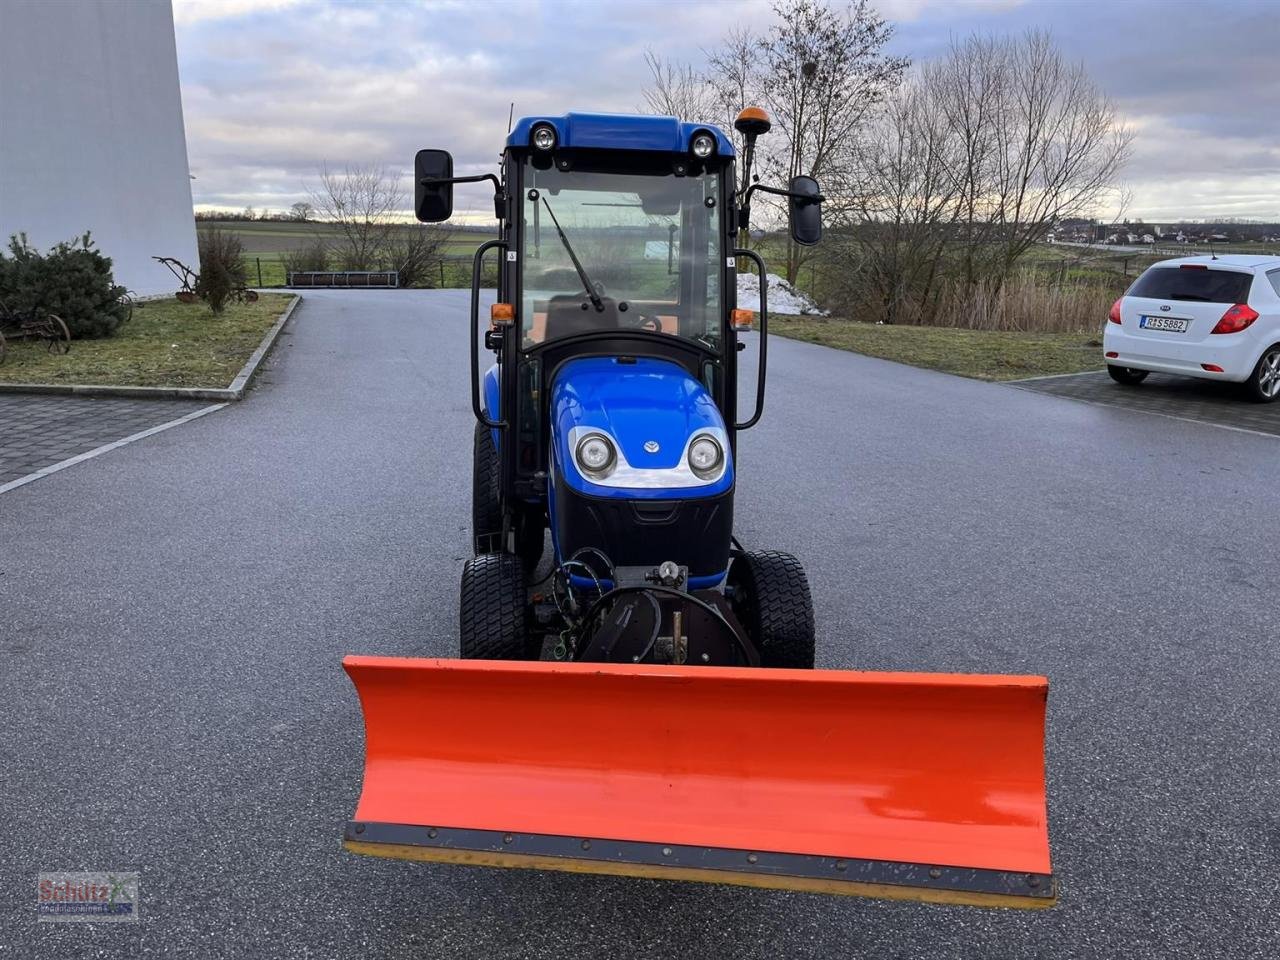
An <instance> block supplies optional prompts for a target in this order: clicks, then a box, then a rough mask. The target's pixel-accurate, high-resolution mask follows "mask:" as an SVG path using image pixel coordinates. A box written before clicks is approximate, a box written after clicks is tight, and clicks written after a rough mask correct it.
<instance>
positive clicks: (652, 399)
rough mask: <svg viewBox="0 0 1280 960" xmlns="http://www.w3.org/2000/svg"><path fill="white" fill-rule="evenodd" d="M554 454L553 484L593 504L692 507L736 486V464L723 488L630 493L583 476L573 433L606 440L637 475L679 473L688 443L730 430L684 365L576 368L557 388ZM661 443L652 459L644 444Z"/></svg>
mask: <svg viewBox="0 0 1280 960" xmlns="http://www.w3.org/2000/svg"><path fill="white" fill-rule="evenodd" d="M550 409H551V448H552V458H553V461H554V467H555V476H556V477H557V478H563V479H564V480H565V481H566V482H567V483H568V484H569V485H570V487H572V488H573V489H574V490H577V491H578V492H580V493H584V494H587V495H589V496H595V497H626V498H629V499H689V498H691V497H706V496H713V495H717V494H721V493H724V492H725V491H726V490H729V489H730V488H731V487H732V486H733V457H732V454H731V453H730V451H729V450H728V449H726V450H725V458H726V459H727V460H728V464H727V466H726V469H725V471H724V475H723V476H722V477H720V478H719V479H718V480H716V481H714V482H712V483H708V484H705V485H702V486H697V487H688V486H682V487H672V488H663V487H660V486H659V487H627V488H619V487H614V486H605V485H602V484H598V483H593V482H592V481H591V480H589V479H587V478H586V477H584V476H583V475H582V474H581V473H579V472H578V469H577V466H576V462H575V461H574V458H573V456H572V451H571V450H570V449H569V439H568V438H569V432H570V431H571V430H573V429H574V428H575V427H589V428H595V429H597V430H600V431H602V432H603V433H606V434H608V435H609V437H611V438H612V439H613V441H614V442H615V443H616V444H617V445H618V448H619V449H620V451H621V453H622V456H623V458H624V459H625V460H626V462H627V463H628V464H630V465H631V466H633V467H637V468H643V469H647V470H669V469H672V468H675V467H676V466H678V465H679V464H680V462H681V458H682V457H683V456H684V452H685V447H686V445H687V444H688V442H689V438H690V436H691V435H692V434H693V433H694V432H696V431H698V430H702V429H709V430H712V431H715V432H717V433H718V432H720V431H723V430H724V418H723V417H721V416H720V410H719V408H718V407H717V406H716V404H715V401H714V400H712V399H711V395H710V394H708V393H707V391H706V389H705V388H704V387H703V386H702V384H701V383H699V382H698V381H697V380H695V379H694V378H693V377H691V376H690V375H689V373H688V371H686V370H685V369H684V368H683V367H681V366H680V365H679V364H676V363H672V362H670V361H668V360H657V359H652V358H647V357H637V358H636V359H635V361H634V362H628V363H620V362H619V361H618V359H617V358H615V357H586V358H583V359H581V360H571V361H569V362H568V363H566V364H565V365H564V366H563V367H561V368H560V371H559V372H558V373H557V374H556V378H555V382H554V383H553V384H552V386H551V404H550ZM650 441H652V442H656V443H657V444H658V450H657V452H655V453H649V452H647V451H646V450H645V444H646V443H648V442H650Z"/></svg>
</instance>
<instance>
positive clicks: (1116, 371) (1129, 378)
mask: <svg viewBox="0 0 1280 960" xmlns="http://www.w3.org/2000/svg"><path fill="white" fill-rule="evenodd" d="M1149 372H1150V371H1148V370H1139V369H1137V368H1136V367H1117V366H1116V365H1115V364H1112V363H1108V364H1107V373H1109V374H1111V379H1112V380H1114V381H1115V382H1116V383H1123V384H1124V385H1125V386H1126V387H1136V386H1137V385H1138V384H1140V383H1141V382H1142V381H1143V380H1145V379H1147V374H1148V373H1149Z"/></svg>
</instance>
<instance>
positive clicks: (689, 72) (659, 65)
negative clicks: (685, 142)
mask: <svg viewBox="0 0 1280 960" xmlns="http://www.w3.org/2000/svg"><path fill="white" fill-rule="evenodd" d="M644 62H645V64H646V66H648V68H649V74H650V78H651V81H650V86H649V88H648V89H647V90H645V91H644V105H643V106H642V107H641V109H642V110H645V111H646V112H648V113H656V114H658V115H660V116H667V117H679V118H680V119H681V120H690V121H692V122H694V123H715V122H716V120H717V119H718V117H717V116H716V114H717V110H716V107H715V90H714V88H713V87H712V86H711V84H710V83H709V82H708V80H707V78H706V77H705V76H703V75H702V74H701V73H699V72H698V71H696V70H694V68H693V67H692V66H691V65H690V64H687V63H680V62H678V61H676V60H666V59H663V58H662V57H660V56H658V55H657V54H656V53H654V52H653V51H652V50H646V51H645V52H644Z"/></svg>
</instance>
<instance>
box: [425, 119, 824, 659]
mask: <svg viewBox="0 0 1280 960" xmlns="http://www.w3.org/2000/svg"><path fill="white" fill-rule="evenodd" d="M735 126H736V128H737V130H738V131H739V132H740V133H741V134H742V135H743V141H744V143H745V150H744V154H745V156H744V163H743V169H742V171H741V179H740V181H738V180H737V177H736V176H735V156H734V147H733V144H732V143H731V141H730V140H729V138H728V137H726V136H725V134H724V133H723V132H722V131H720V130H719V129H717V128H716V127H714V126H711V125H708V124H699V123H684V122H681V121H679V120H676V119H674V118H671V117H651V116H613V115H605V114H580V113H570V114H567V115H565V116H561V117H535V118H531V119H529V118H527V119H523V120H521V121H519V122H518V123H517V124H516V125H515V127H514V129H513V130H512V132H511V134H510V136H509V137H508V138H507V144H506V150H505V152H504V154H503V158H502V169H501V175H500V176H498V175H494V174H485V175H481V176H454V172H453V160H452V158H451V157H450V155H449V154H448V153H447V152H445V151H442V150H422V151H420V152H419V153H418V156H417V159H416V164H415V167H416V170H415V173H416V177H415V180H416V196H415V201H416V210H417V216H418V218H419V219H420V220H423V221H428V222H438V221H442V220H446V219H448V218H449V217H450V216H451V215H452V210H453V185H454V184H455V183H463V182H477V181H483V180H491V181H492V182H493V184H494V188H495V196H494V209H495V213H496V215H497V219H498V222H499V224H500V237H499V238H498V239H496V240H490V241H489V242H487V243H484V244H482V245H481V246H480V247H479V248H478V249H477V250H476V254H475V261H474V266H473V273H472V290H471V303H472V307H471V312H472V316H471V322H472V329H471V400H472V408H473V410H474V412H475V416H476V421H477V423H476V431H475V459H474V464H473V471H474V474H473V480H474V488H473V490H474V492H473V500H472V530H473V538H474V547H475V556H474V558H473V559H471V560H468V561H467V563H466V566H465V568H464V570H463V574H462V602H461V622H460V627H461V654H462V657H463V658H464V659H489V660H494V659H498V660H519V659H552V660H566V661H587V662H620V663H669V664H690V665H696V664H716V665H721V666H725V665H741V666H746V665H750V666H759V665H763V666H773V667H806V668H807V667H812V666H813V661H814V621H813V608H812V604H811V601H810V597H809V587H808V583H807V581H806V579H805V574H804V570H803V568H802V567H801V565H800V563H799V562H798V561H797V560H796V559H795V558H794V557H792V556H790V555H789V554H786V553H779V552H776V551H749V550H746V549H743V548H742V547H741V546H739V544H738V541H737V540H736V539H735V537H734V533H733V494H734V485H735V481H736V479H737V472H736V461H735V451H736V449H737V438H738V433H739V431H742V430H746V429H748V428H750V427H752V426H754V425H755V424H756V423H757V422H758V421H759V420H760V415H761V412H762V409H763V405H764V388H765V373H766V358H767V353H766V350H767V345H768V339H767V338H768V308H767V282H766V276H765V269H764V264H763V262H762V261H761V259H760V257H759V256H758V255H757V254H756V253H754V252H752V251H751V250H745V249H738V248H736V245H735V238H736V237H738V236H740V235H746V233H747V230H748V225H749V221H750V203H751V198H752V195H753V194H754V193H755V192H756V191H764V192H767V193H771V194H776V195H778V196H781V197H784V198H786V204H787V208H788V210H789V217H788V219H789V227H790V231H791V236H792V238H793V239H794V241H795V242H797V243H801V244H812V243H816V242H817V241H818V239H819V237H820V235H821V229H822V228H821V202H822V197H821V195H820V193H819V188H818V184H817V182H816V181H814V180H813V179H812V178H810V177H804V176H799V177H796V178H795V179H794V180H792V182H791V183H790V184H789V186H788V188H787V189H785V190H784V189H780V188H776V187H768V186H764V185H762V184H759V183H755V182H752V178H751V156H752V152H753V150H754V145H755V139H756V137H757V136H758V135H760V134H762V133H764V132H766V131H767V130H768V129H769V120H768V117H767V116H766V115H765V113H764V111H762V110H759V109H758V108H748V109H746V110H744V111H743V112H742V114H741V115H740V116H739V117H738V119H737V121H736V124H735ZM491 251H497V252H498V254H499V256H498V263H499V273H498V298H497V299H498V302H497V303H496V304H494V305H493V306H492V308H491V310H490V323H489V327H488V330H487V331H485V332H484V333H483V349H484V350H486V351H489V352H491V353H492V354H493V355H494V358H495V361H496V362H495V363H494V364H493V365H492V366H491V367H490V368H489V369H488V371H487V372H486V373H484V374H483V376H481V374H480V372H479V353H480V350H481V342H480V338H481V331H480V329H479V326H480V319H479V306H480V282H481V268H482V264H483V261H484V258H485V256H486V254H489V253H490V252H491ZM746 264H751V265H753V266H754V267H755V268H756V269H757V270H758V271H759V274H760V290H761V294H760V311H759V327H758V329H759V332H758V338H756V339H754V341H750V340H747V339H744V337H743V333H744V331H746V330H749V329H750V328H751V326H752V321H753V319H754V314H753V313H752V312H750V311H745V310H739V309H737V303H736V291H737V271H738V269H739V268H740V267H741V266H744V265H746ZM751 342H754V343H755V344H756V346H757V349H758V356H757V364H756V369H757V378H756V384H755V398H754V403H753V404H752V407H751V409H750V410H749V411H742V410H740V409H739V406H738V358H739V354H740V353H741V352H742V351H743V350H744V349H745V348H747V346H748V345H749V343H751ZM548 530H549V531H550V542H551V551H552V556H551V558H550V564H549V570H547V565H546V564H544V563H543V562H542V561H543V554H544V552H545V545H546V540H547V537H546V532H547V531H548Z"/></svg>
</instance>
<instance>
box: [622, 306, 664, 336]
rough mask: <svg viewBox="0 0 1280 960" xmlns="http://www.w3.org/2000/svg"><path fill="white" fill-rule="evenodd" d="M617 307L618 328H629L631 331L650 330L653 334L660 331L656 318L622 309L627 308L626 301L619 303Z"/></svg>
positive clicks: (660, 327)
mask: <svg viewBox="0 0 1280 960" xmlns="http://www.w3.org/2000/svg"><path fill="white" fill-rule="evenodd" d="M618 307H619V309H618V326H620V327H629V328H630V329H632V330H652V331H653V332H654V333H658V332H659V331H661V330H662V324H661V323H660V322H659V320H658V318H657V317H654V316H650V315H648V314H644V313H639V312H635V313H633V312H631V311H629V310H626V309H624V308H625V307H627V303H626V301H623V302H622V303H620V304H619V305H618Z"/></svg>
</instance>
